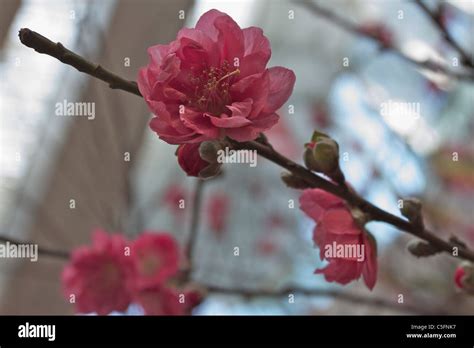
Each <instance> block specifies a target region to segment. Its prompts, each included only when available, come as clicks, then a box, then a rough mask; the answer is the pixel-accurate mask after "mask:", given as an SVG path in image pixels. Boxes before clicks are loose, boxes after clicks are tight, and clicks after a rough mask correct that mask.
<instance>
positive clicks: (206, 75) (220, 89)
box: [190, 61, 240, 116]
mask: <svg viewBox="0 0 474 348" xmlns="http://www.w3.org/2000/svg"><path fill="white" fill-rule="evenodd" d="M233 68H234V67H232V66H231V65H230V64H229V63H228V62H227V61H224V63H223V64H222V65H221V66H220V67H208V68H206V69H204V70H203V71H202V72H201V74H200V75H198V76H194V77H192V78H191V83H192V84H193V85H194V86H195V87H194V98H193V99H192V100H191V101H190V104H191V105H192V106H194V107H196V108H198V109H199V110H201V111H205V112H208V113H211V114H213V115H216V116H220V115H221V114H222V113H223V112H225V106H226V105H228V104H230V102H231V98H230V94H229V88H230V86H231V84H232V82H233V81H232V80H233V78H234V77H235V76H236V75H238V74H240V70H239V69H234V70H233Z"/></svg>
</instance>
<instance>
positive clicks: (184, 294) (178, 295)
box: [135, 286, 202, 315]
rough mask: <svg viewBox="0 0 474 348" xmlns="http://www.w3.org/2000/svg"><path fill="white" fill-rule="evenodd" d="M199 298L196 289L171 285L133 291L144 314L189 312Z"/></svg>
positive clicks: (179, 313) (199, 295)
mask: <svg viewBox="0 0 474 348" xmlns="http://www.w3.org/2000/svg"><path fill="white" fill-rule="evenodd" d="M201 299H202V298H201V294H200V293H199V292H198V291H195V290H186V289H181V290H180V289H177V288H174V287H171V286H167V287H165V286H152V287H147V288H143V289H142V290H140V291H138V292H136V293H135V301H136V303H138V304H139V305H140V306H141V307H142V308H143V311H144V312H145V314H146V315H186V314H190V312H191V310H192V309H193V308H194V307H195V306H197V305H198V304H199V302H201Z"/></svg>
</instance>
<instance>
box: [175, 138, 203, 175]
mask: <svg viewBox="0 0 474 348" xmlns="http://www.w3.org/2000/svg"><path fill="white" fill-rule="evenodd" d="M200 145H201V144H200V143H194V144H181V145H179V147H178V149H177V150H176V156H178V163H179V166H180V167H181V169H183V170H184V172H185V173H186V174H188V176H196V177H197V176H199V172H201V170H203V169H204V168H206V167H208V166H209V162H207V161H205V160H203V159H202V158H201V156H200V155H199V146H200Z"/></svg>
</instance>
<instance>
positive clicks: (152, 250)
mask: <svg viewBox="0 0 474 348" xmlns="http://www.w3.org/2000/svg"><path fill="white" fill-rule="evenodd" d="M131 256H132V260H133V266H134V276H133V277H132V279H131V287H132V291H133V290H134V289H141V288H144V287H150V286H158V285H162V284H163V283H164V282H166V281H167V280H168V279H169V278H170V277H172V276H174V275H175V274H176V273H177V272H178V267H179V249H178V243H177V242H176V241H175V239H174V238H173V237H172V236H171V235H170V234H167V233H150V232H144V233H143V234H141V235H140V237H138V239H137V240H135V241H134V242H133V244H132V246H131Z"/></svg>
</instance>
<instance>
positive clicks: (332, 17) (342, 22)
mask: <svg viewBox="0 0 474 348" xmlns="http://www.w3.org/2000/svg"><path fill="white" fill-rule="evenodd" d="M296 3H297V4H301V5H302V6H305V7H306V8H307V9H309V10H310V11H311V12H313V13H315V14H317V15H318V16H321V17H323V18H326V19H327V20H329V21H330V22H332V23H334V24H336V25H337V26H339V27H340V28H342V29H344V30H345V31H347V32H349V33H352V34H355V35H361V36H364V37H367V38H369V39H371V40H373V41H375V42H378V43H379V44H380V45H381V46H382V47H383V48H384V49H387V50H391V51H392V52H393V53H395V54H396V55H397V56H399V57H400V58H402V59H403V60H405V61H407V62H409V63H411V64H414V65H416V66H418V67H420V68H423V69H428V70H431V71H434V72H438V73H442V74H445V75H447V76H451V77H453V78H456V79H460V80H468V81H472V80H474V69H469V68H467V67H464V69H465V70H466V71H465V72H459V71H454V70H451V69H449V68H448V67H447V66H445V65H442V64H439V63H437V62H434V61H432V60H415V59H413V58H411V57H409V56H407V55H406V54H405V53H403V52H402V51H401V50H400V49H398V48H397V47H395V46H393V45H391V46H385V45H384V44H383V42H382V41H381V39H380V38H379V37H378V36H377V35H376V34H372V33H370V32H368V31H364V30H361V29H360V28H359V27H358V26H357V25H356V24H353V23H352V22H350V21H348V20H347V19H345V18H343V17H341V16H339V15H337V14H335V13H334V12H332V11H329V10H327V9H325V8H323V7H321V6H319V5H318V4H316V3H314V2H311V1H303V2H296Z"/></svg>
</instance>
